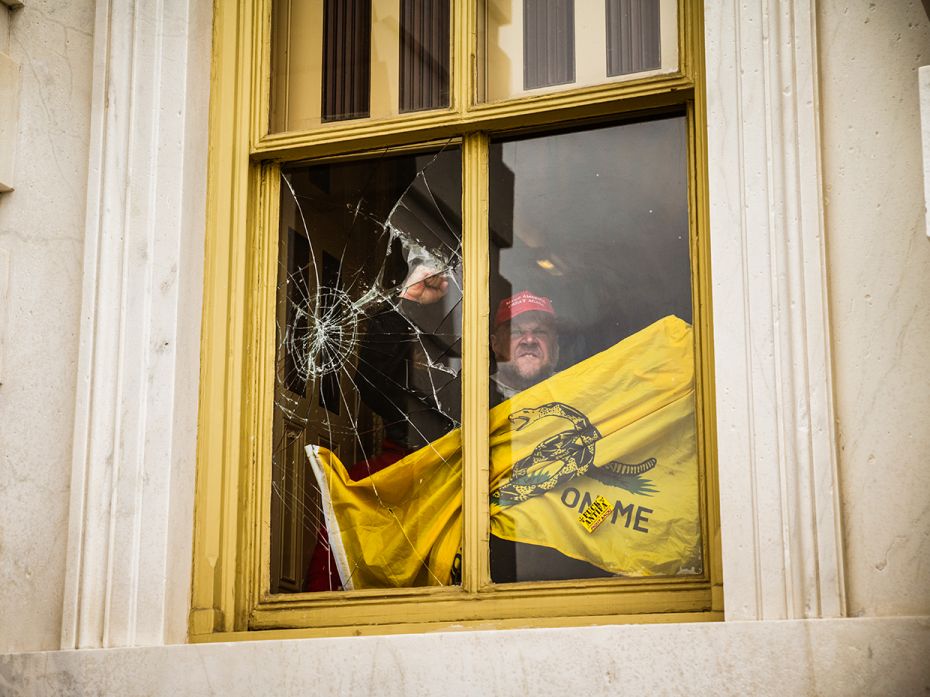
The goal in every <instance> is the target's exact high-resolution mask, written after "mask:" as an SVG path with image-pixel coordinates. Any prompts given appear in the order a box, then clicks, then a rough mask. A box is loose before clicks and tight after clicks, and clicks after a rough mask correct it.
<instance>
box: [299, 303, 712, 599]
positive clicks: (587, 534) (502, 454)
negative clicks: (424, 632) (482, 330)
mask: <svg viewBox="0 0 930 697" xmlns="http://www.w3.org/2000/svg"><path fill="white" fill-rule="evenodd" d="M692 346H693V338H692V332H691V328H690V327H689V326H688V325H687V324H686V323H684V322H683V321H682V320H680V319H678V318H676V317H666V318H664V319H662V320H660V321H658V322H656V323H655V324H653V325H651V326H650V327H647V328H646V329H643V330H642V331H640V332H638V333H636V334H634V335H633V336H631V337H629V338H627V339H624V340H623V341H621V342H620V343H619V344H617V345H616V346H614V347H612V348H610V349H608V350H606V351H603V352H601V353H599V354H597V355H596V356H593V357H591V358H589V359H587V360H585V361H583V362H581V363H579V364H577V365H575V366H573V367H571V368H569V369H567V370H565V371H563V372H561V373H559V374H557V375H555V376H553V377H551V378H549V379H548V380H546V381H544V382H542V383H540V384H538V385H536V386H534V387H532V388H530V389H528V390H525V391H524V392H521V393H520V394H518V395H516V396H515V397H513V398H512V399H510V400H508V401H506V402H504V403H503V404H500V405H498V406H497V407H495V408H494V409H492V410H491V413H490V416H489V418H490V435H491V438H490V455H491V463H490V464H491V482H490V486H491V501H490V514H491V531H492V533H494V534H495V535H497V536H498V537H501V538H504V539H509V540H514V541H517V542H528V543H532V544H537V545H544V546H548V547H552V548H554V549H557V550H558V551H560V552H561V553H562V554H565V555H567V556H569V557H573V558H575V559H580V560H583V561H586V562H589V563H591V564H594V565H596V566H598V567H600V568H602V569H604V570H606V571H610V572H613V573H617V574H623V575H627V576H653V575H674V574H680V573H699V572H700V570H701V533H700V514H699V506H698V467H697V456H696V448H695V421H694V357H693V348H692ZM307 452H308V454H309V456H310V461H311V465H312V467H313V470H314V473H315V475H316V477H317V479H318V481H319V483H320V488H321V490H323V492H324V512H325V514H326V522H327V527H328V529H329V531H330V541H331V543H332V545H333V549H334V555H335V557H336V562H337V565H338V567H339V570H340V575H341V576H342V579H343V582H344V585H345V586H346V587H347V588H371V587H394V586H412V585H433V584H444V583H448V582H449V579H450V575H451V571H452V566H453V563H454V559H455V556H456V553H457V550H458V548H459V545H460V543H461V470H462V462H461V450H460V434H459V432H458V431H453V432H452V433H449V434H448V435H446V436H444V437H443V438H441V439H439V440H437V441H434V442H433V443H431V444H430V445H428V446H426V447H425V448H423V449H421V450H418V451H417V452H415V453H412V454H411V455H409V456H407V457H406V458H404V459H403V460H401V461H399V462H397V463H395V464H394V465H391V466H390V467H387V468H386V469H384V470H382V471H381V472H378V473H376V474H374V475H372V476H371V477H367V478H365V479H363V480H360V481H358V482H353V481H351V480H350V479H349V478H348V475H347V473H346V470H345V468H344V467H343V466H342V464H341V463H340V462H339V461H338V460H337V459H336V457H335V456H334V455H333V454H332V453H330V452H329V451H327V450H325V449H323V448H317V447H316V446H309V447H308V448H307ZM605 511H606V515H605ZM598 513H599V514H600V515H598ZM592 524H593V525H592ZM592 527H593V530H592Z"/></svg>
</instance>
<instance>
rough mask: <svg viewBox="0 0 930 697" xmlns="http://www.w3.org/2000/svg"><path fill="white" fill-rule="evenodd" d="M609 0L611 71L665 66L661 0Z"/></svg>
mask: <svg viewBox="0 0 930 697" xmlns="http://www.w3.org/2000/svg"><path fill="white" fill-rule="evenodd" d="M606 1H607V74H608V75H609V76H614V75H627V74H629V73H639V72H642V71H644V70H654V69H656V68H658V67H659V66H660V65H661V43H660V41H659V0H606Z"/></svg>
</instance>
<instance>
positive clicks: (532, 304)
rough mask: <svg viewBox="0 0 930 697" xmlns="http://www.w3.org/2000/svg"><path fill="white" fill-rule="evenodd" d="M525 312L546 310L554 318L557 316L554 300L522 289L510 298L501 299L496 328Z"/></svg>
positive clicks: (496, 314) (495, 320) (495, 322)
mask: <svg viewBox="0 0 930 697" xmlns="http://www.w3.org/2000/svg"><path fill="white" fill-rule="evenodd" d="M524 312H544V313H546V314H547V315H552V316H553V318H554V317H555V309H553V307H552V301H551V300H549V298H547V297H544V296H542V295H534V294H533V293H531V292H530V291H528V290H521V291H520V292H519V293H515V294H514V295H511V296H510V297H509V298H505V299H504V300H501V302H500V304H499V305H498V306H497V312H496V313H495V314H494V328H495V329H497V328H498V327H499V326H500V325H502V324H503V323H504V322H509V321H510V320H512V319H513V318H514V317H517V316H519V315H522V314H523V313H524Z"/></svg>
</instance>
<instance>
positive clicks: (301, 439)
mask: <svg viewBox="0 0 930 697" xmlns="http://www.w3.org/2000/svg"><path fill="white" fill-rule="evenodd" d="M460 182H461V157H460V154H459V151H458V150H457V149H455V148H452V147H448V148H446V149H444V150H442V151H440V152H438V153H437V152H432V153H427V154H418V155H407V156H396V157H390V156H384V157H381V158H377V159H374V160H356V161H351V162H343V163H336V164H326V165H316V166H294V167H289V168H287V169H286V170H284V171H283V173H282V181H281V221H280V237H279V240H280V243H279V266H278V292H277V332H276V336H277V347H276V372H275V376H276V380H275V402H274V443H273V451H272V478H271V492H270V496H271V531H270V533H271V591H272V592H273V593H288V592H301V591H319V590H339V589H349V588H371V587H396V586H417V585H448V584H450V583H456V582H457V578H458V567H457V564H458V557H457V554H458V550H459V547H460V541H461V532H460V531H461V527H460V525H459V526H458V527H455V524H454V523H450V521H451V519H452V508H449V507H450V506H451V507H454V506H455V505H458V506H460V505H461V495H460V489H461V484H460V480H461V477H460V470H459V469H458V468H459V467H460V463H459V461H458V453H459V446H458V443H459V436H458V431H457V430H454V429H456V428H457V426H458V425H459V420H460V392H461V388H460V381H459V373H460V370H461V357H460V342H461V302H462V282H461V278H462V267H461V239H460V229H461V213H460V210H461V196H462V191H461V184H460ZM446 434H448V436H447V435H446ZM430 521H432V522H430Z"/></svg>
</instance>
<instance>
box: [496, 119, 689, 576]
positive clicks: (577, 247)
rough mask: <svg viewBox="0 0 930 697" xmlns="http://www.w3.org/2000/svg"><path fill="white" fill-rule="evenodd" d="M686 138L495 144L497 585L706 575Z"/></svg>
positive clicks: (650, 134)
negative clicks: (702, 550)
mask: <svg viewBox="0 0 930 697" xmlns="http://www.w3.org/2000/svg"><path fill="white" fill-rule="evenodd" d="M686 142H687V138H686V130H685V119H684V118H682V117H672V118H663V119H657V120H651V121H644V122H639V123H631V124H626V125H620V126H612V127H606V128H597V129H591V130H585V131H578V132H572V133H562V134H558V135H549V136H543V137H533V138H525V139H509V140H505V141H500V142H497V143H493V144H492V146H491V153H490V154H491V162H490V176H491V180H490V192H491V199H490V228H491V247H490V255H491V299H492V305H491V307H492V310H493V311H492V315H491V327H490V331H491V349H492V355H493V358H494V361H493V363H494V364H493V365H492V366H491V380H490V384H491V397H490V399H491V406H492V409H491V413H490V435H491V440H490V453H491V482H490V491H491V501H490V515H491V533H492V538H491V550H490V553H491V576H492V580H493V581H495V582H498V583H502V582H512V581H531V580H556V579H578V578H596V577H606V576H633V577H638V576H668V575H680V574H697V573H701V570H702V552H701V549H702V545H701V533H700V514H699V507H698V465H697V455H696V435H695V419H694V357H693V338H692V333H691V327H690V322H691V265H690V260H689V233H688V230H689V228H688V183H687V154H686V153H687V150H686Z"/></svg>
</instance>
